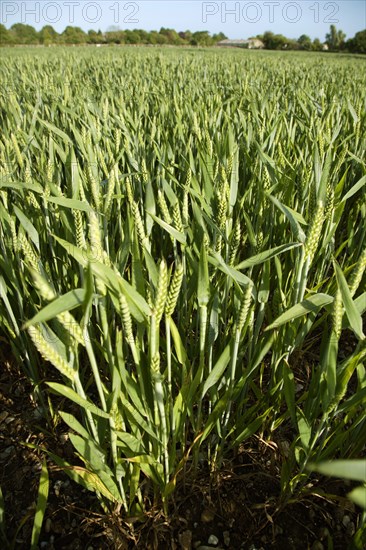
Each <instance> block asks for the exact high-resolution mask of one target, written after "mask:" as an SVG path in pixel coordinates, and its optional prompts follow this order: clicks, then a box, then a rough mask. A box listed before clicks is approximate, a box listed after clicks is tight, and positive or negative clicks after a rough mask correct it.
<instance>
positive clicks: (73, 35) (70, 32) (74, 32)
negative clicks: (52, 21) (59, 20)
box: [60, 26, 87, 44]
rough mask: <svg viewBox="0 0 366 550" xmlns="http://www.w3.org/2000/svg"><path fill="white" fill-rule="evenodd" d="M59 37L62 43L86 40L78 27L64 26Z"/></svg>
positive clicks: (75, 42)
mask: <svg viewBox="0 0 366 550" xmlns="http://www.w3.org/2000/svg"><path fill="white" fill-rule="evenodd" d="M60 38H61V40H62V42H63V43H64V44H85V43H86V42H87V35H86V34H85V32H84V31H83V30H82V29H81V28H80V27H70V26H68V27H66V29H65V30H64V32H63V33H62V34H61V35H60Z"/></svg>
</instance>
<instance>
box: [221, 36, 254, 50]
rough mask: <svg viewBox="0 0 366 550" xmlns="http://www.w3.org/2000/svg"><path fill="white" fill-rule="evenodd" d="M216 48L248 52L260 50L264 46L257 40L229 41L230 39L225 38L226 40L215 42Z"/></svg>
mask: <svg viewBox="0 0 366 550" xmlns="http://www.w3.org/2000/svg"><path fill="white" fill-rule="evenodd" d="M217 46H230V47H234V48H235V47H236V48H247V49H248V50H262V49H263V48H264V44H263V42H262V40H259V38H248V39H247V40H241V39H234V40H230V38H227V39H226V40H220V42H217Z"/></svg>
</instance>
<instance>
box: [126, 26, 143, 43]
mask: <svg viewBox="0 0 366 550" xmlns="http://www.w3.org/2000/svg"><path fill="white" fill-rule="evenodd" d="M125 35H126V44H140V40H141V38H140V32H139V31H138V30H133V31H132V30H129V29H127V30H126V31H125Z"/></svg>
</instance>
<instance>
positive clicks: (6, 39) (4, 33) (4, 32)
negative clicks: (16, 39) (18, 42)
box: [0, 23, 13, 46]
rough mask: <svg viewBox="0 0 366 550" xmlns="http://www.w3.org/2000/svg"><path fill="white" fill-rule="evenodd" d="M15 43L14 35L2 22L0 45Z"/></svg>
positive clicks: (0, 25)
mask: <svg viewBox="0 0 366 550" xmlns="http://www.w3.org/2000/svg"><path fill="white" fill-rule="evenodd" d="M9 44H13V37H12V35H11V33H10V32H9V31H8V29H7V28H6V27H5V26H4V25H2V24H1V23H0V46H7V45H9Z"/></svg>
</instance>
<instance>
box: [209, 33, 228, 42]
mask: <svg viewBox="0 0 366 550" xmlns="http://www.w3.org/2000/svg"><path fill="white" fill-rule="evenodd" d="M226 38H227V36H226V34H224V33H223V32H219V33H218V34H213V35H212V41H213V42H214V44H216V43H217V42H221V40H226Z"/></svg>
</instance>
